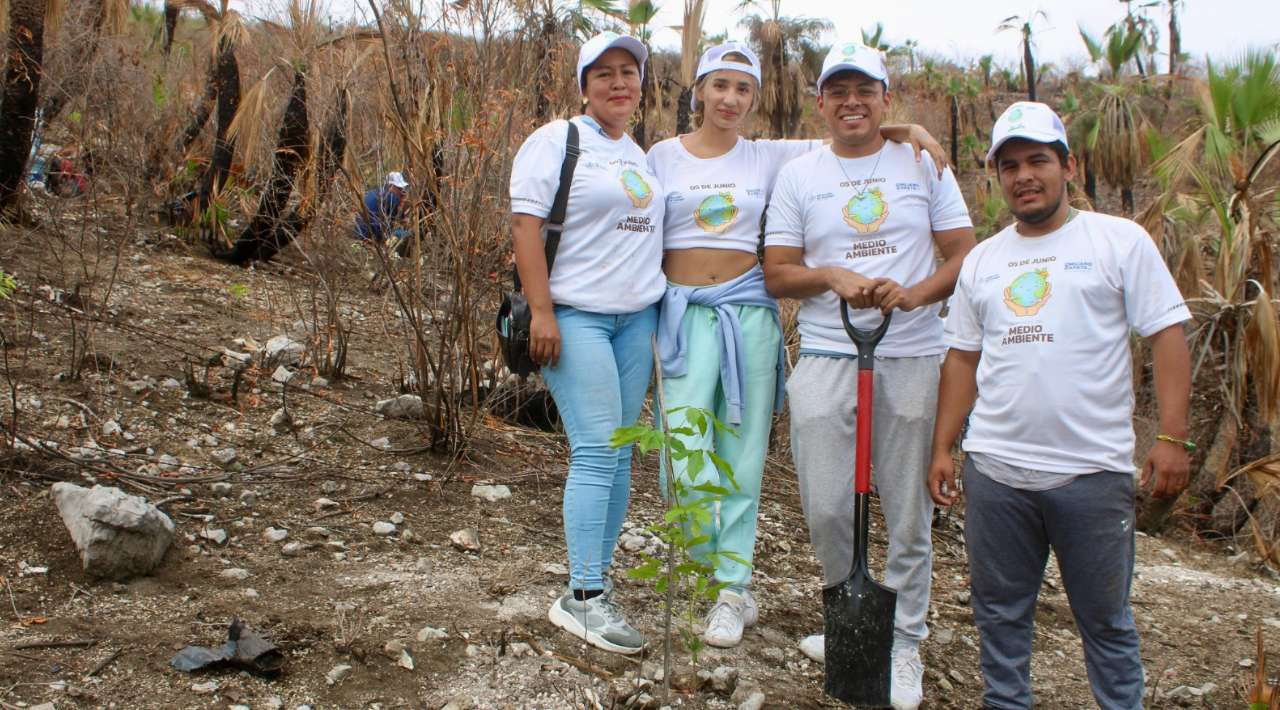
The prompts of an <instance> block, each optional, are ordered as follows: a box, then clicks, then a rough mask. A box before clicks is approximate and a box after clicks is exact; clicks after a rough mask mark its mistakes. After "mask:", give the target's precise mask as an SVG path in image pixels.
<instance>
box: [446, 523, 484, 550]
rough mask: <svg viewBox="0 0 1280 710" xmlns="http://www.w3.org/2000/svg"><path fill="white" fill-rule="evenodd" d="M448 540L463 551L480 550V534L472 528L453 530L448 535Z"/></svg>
mask: <svg viewBox="0 0 1280 710" xmlns="http://www.w3.org/2000/svg"><path fill="white" fill-rule="evenodd" d="M449 542H450V543H452V544H453V546H454V547H456V548H458V549H459V550H462V551H463V552H479V551H480V534H479V533H477V532H476V531H475V530H474V529H472V528H464V529H462V530H457V531H455V532H454V533H453V534H451V535H450V536H449Z"/></svg>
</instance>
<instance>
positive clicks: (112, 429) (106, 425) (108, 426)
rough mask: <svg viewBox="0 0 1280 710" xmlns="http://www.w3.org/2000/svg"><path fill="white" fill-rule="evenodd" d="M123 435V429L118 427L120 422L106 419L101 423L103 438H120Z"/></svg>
mask: <svg viewBox="0 0 1280 710" xmlns="http://www.w3.org/2000/svg"><path fill="white" fill-rule="evenodd" d="M123 433H124V428H123V427H121V426H120V422H117V421H116V420H114V419H108V420H107V421H105V422H103V423H102V435H103V436H120V435H121V434H123Z"/></svg>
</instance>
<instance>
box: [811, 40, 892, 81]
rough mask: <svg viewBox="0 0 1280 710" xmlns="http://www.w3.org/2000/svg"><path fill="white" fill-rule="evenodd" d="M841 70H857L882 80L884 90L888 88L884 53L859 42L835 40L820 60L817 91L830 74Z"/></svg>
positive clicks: (887, 73) (887, 72) (887, 71)
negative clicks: (825, 55)
mask: <svg viewBox="0 0 1280 710" xmlns="http://www.w3.org/2000/svg"><path fill="white" fill-rule="evenodd" d="M842 71H857V72H862V73H863V74H866V75H867V76H869V77H871V78H872V79H878V80H880V81H882V82H884V88H885V91H888V90H889V70H888V68H886V67H885V65H884V54H883V53H882V52H880V50H878V49H872V48H870V47H868V46H867V45H865V44H863V43H861V42H837V43H835V44H834V45H832V46H831V51H830V52H827V58H826V59H824V60H823V61H822V74H821V75H819V76H818V93H822V85H823V84H824V83H826V81H827V79H830V78H831V75H832V74H835V73H836V72H842Z"/></svg>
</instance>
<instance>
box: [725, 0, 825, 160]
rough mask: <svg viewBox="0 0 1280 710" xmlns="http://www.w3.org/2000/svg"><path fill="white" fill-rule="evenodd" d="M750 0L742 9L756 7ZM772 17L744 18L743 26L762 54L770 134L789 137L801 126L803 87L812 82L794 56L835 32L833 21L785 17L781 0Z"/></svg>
mask: <svg viewBox="0 0 1280 710" xmlns="http://www.w3.org/2000/svg"><path fill="white" fill-rule="evenodd" d="M754 4H755V2H754V0H747V1H746V2H744V3H743V4H742V5H739V9H742V8H745V7H747V6H750V5H754ZM769 9H770V17H768V18H763V17H761V16H760V15H758V14H752V15H748V16H746V17H744V18H743V19H742V21H741V22H740V23H739V24H740V26H742V27H744V28H746V30H747V33H748V35H749V36H750V42H751V44H752V45H754V46H755V49H756V52H757V53H758V54H759V55H760V64H761V67H762V69H763V70H764V84H763V85H762V86H761V87H760V113H761V115H763V116H765V117H766V118H767V120H768V122H769V128H770V135H771V136H772V137H774V138H787V137H790V136H791V135H793V134H794V133H795V130H796V128H797V127H798V125H799V123H800V117H801V115H802V108H801V106H800V90H801V86H802V85H804V84H806V83H808V82H809V81H812V80H813V79H812V78H811V77H806V76H805V73H804V69H803V68H802V66H801V64H800V62H799V61H797V60H796V59H795V58H793V57H802V56H805V54H806V45H809V47H810V49H812V48H813V45H816V43H817V39H818V37H819V35H821V34H822V33H823V32H824V31H826V30H829V29H831V22H830V21H828V20H819V19H813V18H806V17H782V16H781V15H780V14H779V13H780V12H781V0H770V2H769Z"/></svg>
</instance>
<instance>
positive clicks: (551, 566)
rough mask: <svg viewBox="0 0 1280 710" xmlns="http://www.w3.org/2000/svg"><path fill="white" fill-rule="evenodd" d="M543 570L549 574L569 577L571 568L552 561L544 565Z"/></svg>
mask: <svg viewBox="0 0 1280 710" xmlns="http://www.w3.org/2000/svg"><path fill="white" fill-rule="evenodd" d="M542 571H543V572H546V573H547V574H554V575H555V576H557V577H568V576H569V568H568V567H565V566H564V565H562V564H560V563H559V562H551V563H548V564H545V565H543V566H542Z"/></svg>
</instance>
